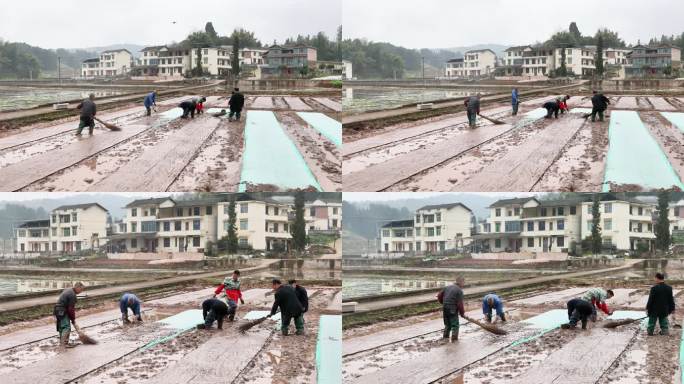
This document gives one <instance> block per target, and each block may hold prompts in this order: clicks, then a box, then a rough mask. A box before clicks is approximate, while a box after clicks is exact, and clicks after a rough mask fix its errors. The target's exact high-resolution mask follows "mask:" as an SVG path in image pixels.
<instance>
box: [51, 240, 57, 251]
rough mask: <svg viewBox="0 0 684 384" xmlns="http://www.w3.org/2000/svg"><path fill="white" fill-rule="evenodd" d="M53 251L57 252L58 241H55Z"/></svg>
mask: <svg viewBox="0 0 684 384" xmlns="http://www.w3.org/2000/svg"><path fill="white" fill-rule="evenodd" d="M52 250H53V251H56V250H57V242H56V241H53V242H52Z"/></svg>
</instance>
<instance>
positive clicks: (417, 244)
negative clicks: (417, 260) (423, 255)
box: [416, 241, 420, 251]
mask: <svg viewBox="0 0 684 384" xmlns="http://www.w3.org/2000/svg"><path fill="white" fill-rule="evenodd" d="M416 251H420V241H416Z"/></svg>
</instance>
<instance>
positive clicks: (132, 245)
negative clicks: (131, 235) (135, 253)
mask: <svg viewBox="0 0 684 384" xmlns="http://www.w3.org/2000/svg"><path fill="white" fill-rule="evenodd" d="M131 248H138V239H131Z"/></svg>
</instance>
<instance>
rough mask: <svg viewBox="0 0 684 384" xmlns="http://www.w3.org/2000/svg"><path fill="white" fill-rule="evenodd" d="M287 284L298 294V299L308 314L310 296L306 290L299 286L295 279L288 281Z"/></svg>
mask: <svg viewBox="0 0 684 384" xmlns="http://www.w3.org/2000/svg"><path fill="white" fill-rule="evenodd" d="M287 283H288V284H290V285H291V286H292V288H294V290H295V293H296V294H297V299H298V300H299V303H300V304H301V305H302V308H304V313H306V312H307V311H308V310H309V294H308V293H307V292H306V288H304V287H302V286H301V285H299V284H297V280H294V279H292V280H290V281H288V282H287Z"/></svg>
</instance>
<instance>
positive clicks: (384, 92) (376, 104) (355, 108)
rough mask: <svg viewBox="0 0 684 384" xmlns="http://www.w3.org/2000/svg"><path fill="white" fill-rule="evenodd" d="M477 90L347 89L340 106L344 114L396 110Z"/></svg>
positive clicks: (473, 93) (468, 94)
mask: <svg viewBox="0 0 684 384" xmlns="http://www.w3.org/2000/svg"><path fill="white" fill-rule="evenodd" d="M478 92H480V93H481V94H483V95H485V94H486V93H487V92H482V91H480V90H477V89H467V88H464V89H430V88H398V87H372V88H371V87H347V88H345V89H344V91H343V94H344V97H343V99H342V106H343V110H344V111H345V112H352V113H362V112H367V111H376V110H382V109H392V108H397V107H400V106H402V105H406V104H413V103H425V102H430V101H438V100H444V99H453V98H457V97H465V96H470V95H475V94H477V93H478Z"/></svg>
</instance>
